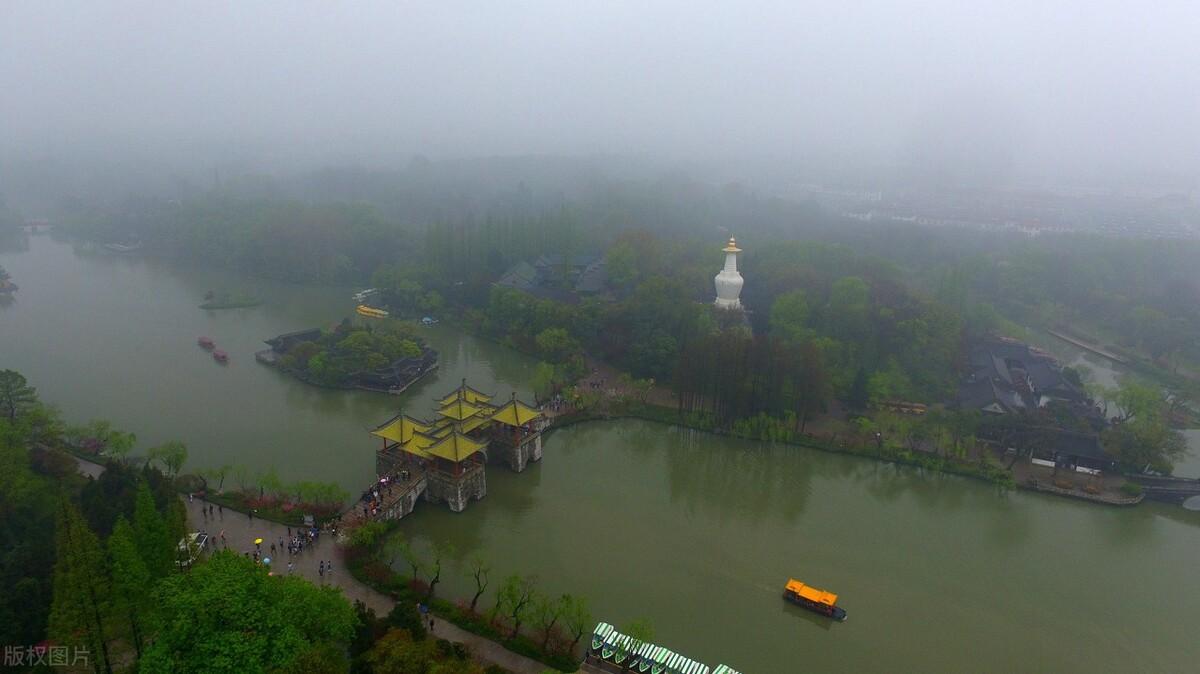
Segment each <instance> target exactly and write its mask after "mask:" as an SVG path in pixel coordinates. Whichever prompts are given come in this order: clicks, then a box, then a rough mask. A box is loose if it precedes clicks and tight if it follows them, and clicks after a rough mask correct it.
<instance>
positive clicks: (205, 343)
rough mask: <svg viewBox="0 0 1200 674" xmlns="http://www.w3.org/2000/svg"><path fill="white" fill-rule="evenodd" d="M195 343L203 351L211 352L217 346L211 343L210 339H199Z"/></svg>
mask: <svg viewBox="0 0 1200 674" xmlns="http://www.w3.org/2000/svg"><path fill="white" fill-rule="evenodd" d="M196 343H197V344H199V345H200V348H202V349H204V350H205V351H212V350H213V349H214V348H216V346H217V343H216V342H214V341H212V338H211V337H201V338H199V339H197V340H196Z"/></svg>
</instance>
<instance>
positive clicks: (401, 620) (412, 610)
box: [384, 601, 425, 641]
mask: <svg viewBox="0 0 1200 674" xmlns="http://www.w3.org/2000/svg"><path fill="white" fill-rule="evenodd" d="M384 622H386V623H387V624H388V625H390V626H391V627H397V628H400V629H404V630H408V633H409V634H411V635H412V637H413V639H416V640H417V641H420V640H422V639H424V638H425V620H424V619H423V618H422V617H421V613H420V611H418V610H417V605H416V604H414V603H413V602H411V601H399V602H396V605H395V606H393V607H392V610H391V611H390V612H389V613H388V614H387V618H385V619H384Z"/></svg>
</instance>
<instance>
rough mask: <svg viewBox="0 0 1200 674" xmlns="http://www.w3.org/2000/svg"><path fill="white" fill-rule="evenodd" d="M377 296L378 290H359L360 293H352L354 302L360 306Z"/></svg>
mask: <svg viewBox="0 0 1200 674" xmlns="http://www.w3.org/2000/svg"><path fill="white" fill-rule="evenodd" d="M378 294H379V288H367V289H366V290H360V291H358V292H356V293H354V297H353V299H354V301H355V302H358V303H359V304H362V303H363V302H366V301H367V300H368V299H369V298H371V297H374V296H375V295H378Z"/></svg>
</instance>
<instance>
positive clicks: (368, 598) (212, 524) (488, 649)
mask: <svg viewBox="0 0 1200 674" xmlns="http://www.w3.org/2000/svg"><path fill="white" fill-rule="evenodd" d="M75 458H76V462H77V463H78V464H79V472H80V473H82V474H83V475H87V476H90V477H93V478H95V477H99V476H100V473H102V472H104V466H101V465H100V464H97V463H93V462H91V461H87V460H85V459H81V458H79V457H75ZM180 498H182V499H183V500H184V504H185V505H187V511H188V523H189V525H190V526H191V528H192V530H193V531H200V530H204V531H206V532H208V535H209V544H210V545H211V546H212V549H213V550H223V549H229V550H233V551H234V552H237V553H239V554H245V553H247V552H253V551H254V547H255V546H254V539H256V538H261V539H263V542H262V547H261V550H262V554H263V556H265V557H271V543H272V542H274V543H275V548H276V550H275V555H276V556H275V557H273V558H272V559H271V568H272V570H273V571H274V572H275V573H278V574H286V573H287V564H288V561H289V560H290V561H291V562H292V563H293V564H294V565H295V566H294V569H295V570H294V571H293V573H294V574H295V575H299V576H303V577H304V578H307V579H308V580H310V581H312V582H314V583H316V584H318V585H328V586H330V587H336V588H339V589H340V590H341V591H342V594H343V595H345V597H346V599H348V600H349V601H351V602H353V601H355V600H358V601H361V602H362V603H363V604H366V606H367V607H368V608H370V609H372V610H374V611H375V615H377V616H379V617H381V618H382V617H384V616H386V615H387V614H388V613H391V611H392V607H393V606H395V605H396V602H395V601H393V600H392V598H391V597H388V596H386V595H383V594H380V593H379V592H376V591H375V590H372V589H371V588H369V587H367V586H366V585H364V584H362V583H360V582H358V581H357V580H356V579H355V578H354V577H353V576H351V575H350V573H349V572H348V571H346V568H345V564H343V560H342V555H341V549H340V548H338V546H337V545H336V543H335V541H334V540H333V537H332V536H330V535H329V534H321V535H320V536H319V537H317V542H316V543H310V544H308V545H306V546H305V547H304V550H303V551H302V552H300V553H298V554H296V555H289V554H288V551H287V547H286V545H287V541H288V540H289V539H290V538H291V537H290V536H289V535H288V529H289V527H288V526H287V525H285V524H279V523H278V522H271V521H268V520H264V519H260V518H257V517H256V518H254V519H251V518H250V517H249V516H248V515H245V514H243V513H240V512H236V511H234V510H224V511H223V512H222V510H221V508H220V507H219V506H217V505H216V504H213V516H212V517H209V516H208V515H207V514H205V513H204V512H203V510H204V509H205V508H207V507H208V505H209V504H208V502H207V501H204V500H202V499H198V498H194V499H188V498H187V497H186V496H182V497H180ZM291 531H292V533H295V532H296V529H295V528H294V527H293V528H291ZM222 533H224V534H225V539H224V542H222V539H221V534H222ZM281 538H282V539H283V541H284V545H285V547H284V548H283V549H282V550H280V549H279V540H280V539H281ZM321 562H332V563H333V572H332V573H330V572H328V571H327V572H326V573H325V575H324V576H322V575H321V574H320V571H319V570H320V564H321ZM433 635H434V636H436V637H438V638H440V639H446V640H448V641H457V642H459V643H462V644H466V646H467V647H468V648H470V649H471V653H472V654H473V655H474V656H475V659H476V660H478V661H479V662H482V663H484V664H489V665H490V664H495V665H500V666H501V667H503V668H505V669H507V670H509V671H511V672H516V674H541V673H542V672H545V671H547V670H551V669H552V668H550V667H547V666H546V665H543V664H542V663H540V662H538V661H536V660H532V659H530V658H527V657H525V656H523V655H518V654H516V653H513V652H512V651H510V650H508V649H507V648H505V647H503V646H501V645H500V644H498V643H496V642H495V641H492V640H490V639H485V638H483V637H481V636H479V635H478V634H472V633H471V632H468V631H466V630H464V629H461V628H460V627H458V626H457V625H454V624H452V623H449V622H446V621H445V620H442V619H441V618H435V619H434V625H433Z"/></svg>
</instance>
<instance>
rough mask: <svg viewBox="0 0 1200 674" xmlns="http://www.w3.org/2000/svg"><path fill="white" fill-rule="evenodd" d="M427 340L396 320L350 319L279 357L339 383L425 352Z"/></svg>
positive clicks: (316, 377) (322, 381) (292, 367)
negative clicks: (359, 322) (360, 322)
mask: <svg viewBox="0 0 1200 674" xmlns="http://www.w3.org/2000/svg"><path fill="white" fill-rule="evenodd" d="M422 344H423V341H422V340H421V338H420V337H418V336H417V335H416V334H415V332H413V330H412V329H411V328H409V327H408V326H406V325H404V324H402V323H398V322H396V321H383V322H381V323H378V324H370V325H353V324H351V323H350V322H348V321H346V322H343V323H342V324H341V325H339V326H338V327H337V328H335V329H333V330H327V331H325V332H323V333H322V335H321V337H320V338H319V339H318V340H317V341H315V342H302V343H299V344H296V345H295V346H293V347H292V348H291V349H289V350H288V352H287V353H285V354H284V355H283V356H282V357H281V358H280V360H279V364H280V366H281V367H283V368H284V369H287V370H292V371H294V372H297V373H298V374H300V375H301V376H303V377H307V378H311V379H312V380H314V381H315V382H317V383H319V384H325V385H329V386H337V385H342V384H345V383H346V380H347V379H348V378H349V377H350V376H351V375H353V374H355V373H358V372H364V371H371V370H376V369H379V368H382V367H385V366H387V365H389V364H391V363H393V362H395V361H397V360H399V359H401V358H417V357H419V356H420V355H421V345H422Z"/></svg>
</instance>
